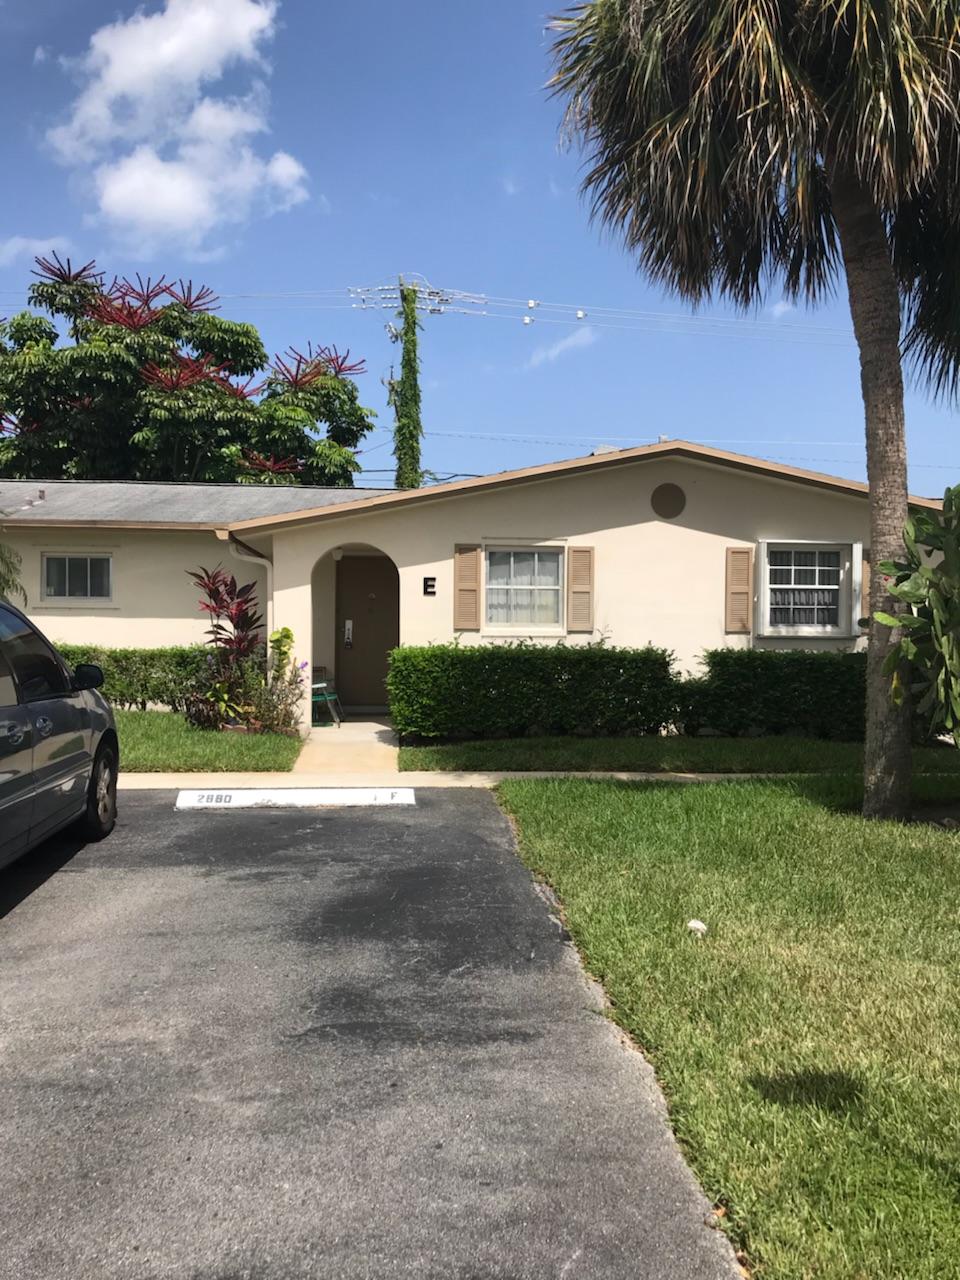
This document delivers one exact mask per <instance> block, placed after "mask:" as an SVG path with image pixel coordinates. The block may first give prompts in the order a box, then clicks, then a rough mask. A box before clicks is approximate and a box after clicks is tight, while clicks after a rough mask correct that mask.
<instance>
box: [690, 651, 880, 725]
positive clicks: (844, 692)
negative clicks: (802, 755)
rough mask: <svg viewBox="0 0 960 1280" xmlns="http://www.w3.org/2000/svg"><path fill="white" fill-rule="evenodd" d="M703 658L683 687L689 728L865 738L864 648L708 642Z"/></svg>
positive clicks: (865, 668)
mask: <svg viewBox="0 0 960 1280" xmlns="http://www.w3.org/2000/svg"><path fill="white" fill-rule="evenodd" d="M703 657H704V663H705V665H706V668H707V673H706V676H704V677H701V678H698V679H694V680H686V681H684V682H683V684H682V686H681V688H680V691H679V694H678V703H679V706H678V712H677V721H678V724H679V726H680V728H681V730H682V731H683V732H684V733H697V732H699V731H700V730H701V729H706V730H709V731H710V732H712V733H716V734H720V735H722V736H724V737H738V736H740V735H742V734H745V733H756V734H777V733H796V734H802V735H803V736H805V737H809V738H833V739H837V740H839V741H849V742H854V741H860V740H861V739H862V738H863V734H864V702H865V690H866V670H867V661H866V654H864V653H822V652H821V653H816V652H810V651H808V650H806V649H795V650H787V651H776V650H772V649H711V650H709V651H708V652H707V653H705V654H704V656H703Z"/></svg>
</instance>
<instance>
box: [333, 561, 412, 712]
mask: <svg viewBox="0 0 960 1280" xmlns="http://www.w3.org/2000/svg"><path fill="white" fill-rule="evenodd" d="M313 614H314V627H313V632H314V656H313V661H314V666H315V667H322V668H324V669H325V671H326V674H327V675H329V676H331V677H332V679H333V680H334V682H335V684H336V688H337V693H338V694H339V696H340V701H341V703H342V704H343V707H344V709H345V710H346V711H347V712H350V711H354V712H376V711H384V710H386V706H387V693H386V687H385V684H384V681H385V680H386V675H387V655H388V654H389V653H390V650H391V649H395V648H396V647H397V645H398V644H399V643H400V577H399V574H398V573H397V566H396V565H395V564H394V563H393V561H392V560H391V559H390V557H389V556H388V555H385V554H384V553H383V552H382V551H380V550H379V549H378V548H376V547H372V546H369V545H366V544H363V543H344V544H343V546H340V547H335V548H334V549H333V551H331V552H330V553H329V554H327V555H325V556H324V557H323V558H322V559H321V560H319V561H318V562H317V565H316V567H315V569H314V572H313Z"/></svg>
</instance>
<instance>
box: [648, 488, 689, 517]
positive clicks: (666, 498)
mask: <svg viewBox="0 0 960 1280" xmlns="http://www.w3.org/2000/svg"><path fill="white" fill-rule="evenodd" d="M650 505H651V506H652V507H653V509H654V511H655V512H656V514H657V515H658V516H659V517H660V519H661V520H675V519H676V518H677V516H678V515H679V514H680V513H681V511H682V510H683V508H684V507H685V506H686V505H687V495H686V494H685V493H684V492H683V490H682V489H681V488H680V486H679V485H678V484H658V485H657V487H656V488H655V489H654V491H653V493H652V494H651V495H650Z"/></svg>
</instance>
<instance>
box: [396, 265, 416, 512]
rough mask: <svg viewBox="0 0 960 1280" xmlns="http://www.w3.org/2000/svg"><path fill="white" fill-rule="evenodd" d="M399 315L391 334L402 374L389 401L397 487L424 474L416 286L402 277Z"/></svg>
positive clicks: (413, 486)
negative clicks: (399, 354)
mask: <svg viewBox="0 0 960 1280" xmlns="http://www.w3.org/2000/svg"><path fill="white" fill-rule="evenodd" d="M397 318H398V319H399V320H401V321H402V325H401V327H400V328H399V329H394V328H393V327H392V326H391V329H390V336H391V338H392V339H393V341H394V342H399V343H400V344H401V347H402V353H401V357H400V377H399V378H397V379H393V378H391V380H390V383H389V396H388V399H389V403H390V404H391V405H392V407H393V412H394V416H395V424H394V428H393V455H394V457H395V459H396V462H397V472H396V484H397V488H398V489H419V487H420V485H421V484H423V479H424V474H423V470H422V468H421V466H420V441H421V440H422V439H423V425H422V423H421V421H420V357H419V355H418V353H417V330H418V329H419V328H420V324H419V322H418V321H417V290H416V287H415V286H414V285H411V284H404V283H403V279H402V277H401V280H400V310H399V312H398V313H397Z"/></svg>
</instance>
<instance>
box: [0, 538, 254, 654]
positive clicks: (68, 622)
mask: <svg viewBox="0 0 960 1280" xmlns="http://www.w3.org/2000/svg"><path fill="white" fill-rule="evenodd" d="M2 537H3V541H4V542H6V543H7V544H8V545H10V546H12V547H14V548H15V550H17V551H19V553H20V555H21V556H22V557H23V573H22V580H23V585H24V587H25V588H26V591H27V607H26V613H27V614H28V615H29V616H30V617H31V618H33V619H34V620H35V622H36V623H37V626H38V627H40V628H41V630H42V631H43V632H44V633H45V634H46V635H47V636H49V637H50V639H51V640H53V641H63V642H66V643H72V644H74V643H75V644H85V643H95V644H101V645H107V646H110V647H114V646H116V647H124V646H129V647H131V648H147V647H150V646H153V645H176V644H196V643H201V642H202V641H203V640H205V639H206V637H205V636H204V634H203V633H204V631H205V630H206V628H207V626H208V625H209V622H208V621H207V620H206V617H205V615H204V614H202V613H201V612H200V610H199V608H198V607H197V600H198V597H199V594H200V593H199V591H198V590H197V588H196V586H195V585H194V583H193V582H192V581H191V580H190V579H189V578H188V577H187V570H188V569H196V568H197V567H198V566H200V565H204V566H206V568H208V569H210V568H213V567H214V566H215V565H217V564H222V565H223V566H224V568H226V569H229V570H230V571H231V572H232V573H235V574H236V576H237V578H238V579H239V580H240V581H242V582H250V581H254V580H255V581H256V582H257V587H258V596H259V600H260V602H261V605H263V604H264V603H265V599H266V591H265V589H266V573H265V571H264V569H263V568H260V567H258V566H256V565H253V564H249V563H247V562H244V561H240V560H238V559H237V558H236V557H235V556H234V555H232V554H231V551H230V548H229V547H228V545H227V544H225V543H223V542H220V541H219V540H218V539H217V538H216V536H215V535H214V534H213V533H181V532H178V531H176V530H158V531H156V532H146V531H141V530H129V529H102V530H94V529H61V530H58V529H36V530H25V529H22V528H21V529H14V528H11V527H10V526H8V527H7V528H6V529H5V531H4V532H3V534H2ZM64 552H69V553H72V554H83V553H85V552H88V553H91V554H99V555H103V554H109V555H110V556H111V557H112V576H113V582H112V586H113V592H112V598H111V599H110V600H105V601H104V602H103V603H102V604H101V603H94V602H92V601H88V600H78V601H70V600H55V601H54V600H44V599H43V598H42V594H41V585H42V582H41V563H42V556H43V554H44V553H48V554H52V555H56V554H62V553H64ZM18 603H19V602H18ZM261 612H265V610H264V609H261Z"/></svg>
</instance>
